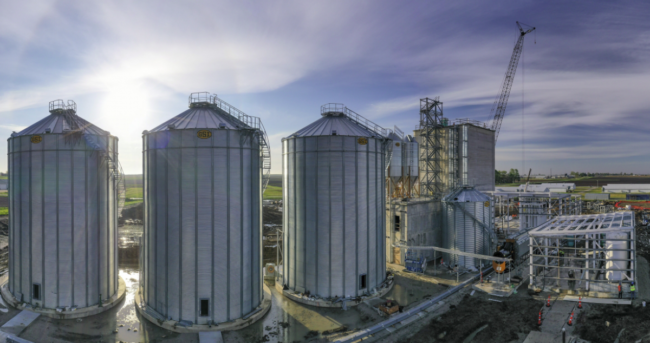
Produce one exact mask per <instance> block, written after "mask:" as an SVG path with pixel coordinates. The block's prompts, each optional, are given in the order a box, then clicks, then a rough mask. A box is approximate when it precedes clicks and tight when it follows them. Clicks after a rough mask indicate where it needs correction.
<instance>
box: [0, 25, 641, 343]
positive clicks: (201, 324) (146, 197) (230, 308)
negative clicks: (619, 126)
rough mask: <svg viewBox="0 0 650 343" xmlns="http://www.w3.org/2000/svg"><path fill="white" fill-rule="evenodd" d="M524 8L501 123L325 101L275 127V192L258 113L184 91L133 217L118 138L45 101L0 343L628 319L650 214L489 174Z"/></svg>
mask: <svg viewBox="0 0 650 343" xmlns="http://www.w3.org/2000/svg"><path fill="white" fill-rule="evenodd" d="M517 25H518V28H519V35H518V37H517V39H516V43H515V47H514V50H513V53H512V57H511V60H510V63H509V64H508V69H507V71H506V75H505V78H504V81H503V84H502V88H501V90H500V92H499V93H498V95H497V97H496V99H495V102H494V106H493V109H492V112H491V114H490V116H491V122H489V123H483V122H479V121H476V120H470V119H458V118H457V119H451V116H449V115H446V114H445V113H444V107H443V101H441V100H440V98H423V99H419V111H418V112H417V113H413V116H412V123H409V128H414V130H412V131H410V132H404V131H402V130H401V129H400V128H398V127H397V126H392V128H390V129H389V128H386V127H388V126H389V125H387V124H386V125H380V124H377V123H375V122H373V121H371V120H369V119H367V118H366V117H364V116H362V115H361V114H359V113H357V112H355V111H353V110H351V109H350V108H348V107H346V106H345V105H343V104H340V103H328V104H325V105H322V106H321V107H320V113H318V111H314V113H313V114H314V115H313V119H314V121H313V122H311V123H310V124H308V125H307V126H304V127H303V128H300V127H299V126H297V127H292V128H290V129H289V130H288V131H287V133H289V132H293V133H291V134H289V135H288V136H286V137H284V138H282V146H281V152H282V162H281V165H282V167H281V169H282V175H281V182H280V181H279V176H278V179H276V182H277V184H276V186H274V187H275V188H281V193H282V195H281V197H282V199H281V200H280V199H274V200H272V201H271V200H263V197H264V192H265V190H266V189H267V187H269V188H270V186H269V184H270V182H271V175H270V169H271V146H272V142H271V141H270V139H269V136H268V135H267V132H266V129H265V127H264V125H263V124H262V121H261V119H260V118H258V117H254V116H250V115H248V114H246V113H244V112H243V111H241V110H239V109H237V108H236V107H234V106H232V105H231V104H229V103H227V102H226V101H224V100H223V99H221V98H220V97H218V96H217V95H214V94H210V93H207V92H200V93H191V94H190V96H189V99H188V104H187V105H188V107H189V108H188V109H184V110H170V111H171V113H170V115H169V117H167V118H163V119H161V120H160V121H158V123H159V124H157V125H156V126H155V127H153V128H151V129H149V130H145V131H143V132H142V136H141V139H142V141H141V142H142V146H141V147H142V161H143V163H142V170H143V176H142V187H141V189H142V199H141V200H142V203H141V204H132V207H129V208H128V209H129V210H131V209H133V212H134V213H136V214H134V215H133V217H137V212H138V209H139V210H140V212H141V217H140V218H129V219H128V220H127V219H125V218H123V217H122V216H123V215H124V214H125V213H127V211H124V212H123V211H122V210H123V208H124V204H125V194H126V190H125V175H124V173H123V171H122V168H121V166H120V162H119V155H118V138H117V137H115V136H113V135H111V134H110V133H109V132H107V131H104V130H102V129H100V128H99V127H97V126H95V125H93V124H91V123H89V122H88V121H86V120H84V119H82V118H81V117H80V116H78V115H77V107H76V104H75V103H74V102H72V101H68V102H67V103H64V102H63V101H61V100H57V101H53V102H51V103H50V106H49V112H50V114H49V116H47V117H46V118H44V119H42V120H40V121H38V122H37V123H35V124H33V125H30V126H28V127H27V128H26V129H24V130H22V131H20V132H14V133H13V134H12V135H11V137H9V139H8V155H9V159H8V160H9V181H8V185H9V187H8V188H9V192H8V203H9V214H10V215H9V218H8V223H7V225H6V226H7V227H8V251H7V255H8V268H7V269H8V270H7V271H8V272H7V273H6V274H5V275H3V274H2V273H0V294H1V295H2V299H3V300H4V301H2V302H0V311H1V312H2V313H4V315H3V314H2V313H0V324H2V328H0V342H2V341H3V339H4V340H6V341H7V342H30V340H31V341H36V342H45V341H50V340H51V341H54V342H61V341H74V342H89V341H98V340H104V338H106V337H108V340H110V341H113V340H114V341H143V342H148V341H151V342H196V341H197V339H198V342H202V343H205V342H224V341H225V342H269V341H274V342H297V341H305V342H315V341H318V342H323V341H334V342H345V343H352V342H360V341H364V342H383V341H389V340H390V341H395V342H396V341H400V342H401V341H409V340H410V339H411V337H412V336H413V335H414V334H415V333H416V332H417V331H419V330H423V331H424V332H425V333H424V334H423V335H422V337H424V339H425V340H426V339H435V340H436V341H439V342H451V341H463V342H476V341H485V342H491V341H499V342H557V341H561V340H560V339H559V337H560V335H561V334H562V333H564V334H566V332H567V330H566V329H567V328H568V327H571V326H573V325H574V312H577V311H580V310H582V309H583V301H584V302H585V306H590V305H587V303H592V305H594V307H593V308H594V309H595V310H594V311H596V312H597V314H596V315H595V316H589V315H585V316H583V317H580V318H581V319H580V320H579V321H578V320H577V319H576V320H575V323H578V322H582V323H584V322H586V321H588V320H590V319H593V318H596V319H597V320H599V321H602V322H604V323H603V324H602V325H601V327H600V329H602V330H606V329H605V327H609V325H610V324H611V325H619V326H620V323H616V317H617V316H618V315H621V314H625V313H627V312H616V311H618V310H616V311H614V310H611V308H606V309H603V308H601V307H598V306H601V305H603V306H607V305H610V304H615V305H635V307H632V306H631V307H630V308H633V309H632V310H630V311H638V312H634V313H640V314H641V317H642V318H648V317H647V316H648V312H647V311H646V310H645V309H643V308H645V302H642V303H639V302H638V301H636V297H637V295H638V294H639V293H637V292H638V289H637V288H636V287H641V286H643V287H647V288H650V281H649V280H650V277H649V276H648V269H649V268H648V265H647V260H646V259H645V258H644V257H642V256H641V255H639V254H637V252H638V251H639V246H641V245H642V244H645V243H644V241H646V240H647V238H648V237H650V236H648V232H647V231H646V230H647V227H648V219H649V218H650V214H649V213H650V212H642V213H638V212H637V213H635V212H634V211H632V210H633V209H634V208H632V207H631V206H632V205H630V204H628V205H624V206H625V207H623V206H619V205H620V204H616V205H612V204H611V203H606V202H588V203H585V202H584V201H583V198H582V196H581V195H580V194H576V193H573V192H575V191H576V185H575V184H572V183H544V184H539V185H532V184H530V182H529V180H525V183H522V184H520V185H519V182H518V183H517V184H515V185H514V186H513V184H509V185H505V186H496V185H495V182H496V176H495V174H496V172H495V151H496V150H495V148H496V143H497V139H498V135H499V130H500V127H501V123H502V121H503V118H504V114H505V108H506V105H507V101H508V97H509V94H510V89H511V87H512V82H513V78H514V75H515V71H516V68H517V64H518V61H519V57H520V55H521V52H522V49H523V41H524V37H525V36H526V35H527V34H529V33H531V32H533V31H534V30H535V28H532V27H531V28H524V27H523V26H522V25H520V24H519V23H517ZM414 102H417V99H414ZM183 106H184V105H183ZM315 109H317V108H315ZM179 112H180V113H179ZM176 113H179V114H176ZM411 124H412V125H411ZM152 126H153V125H152ZM136 138H137V139H140V137H136ZM138 142H139V141H138ZM138 144H139V143H138ZM529 177H530V173H529ZM517 181H519V180H517ZM134 188H137V187H134ZM645 188H646V187H645V186H643V185H629V184H625V185H620V187H616V186H603V189H602V191H603V192H614V191H615V190H624V191H625V192H629V193H637V192H641V191H642V190H643V189H645ZM278 192H279V191H278ZM278 194H279V193H278ZM0 195H1V194H0ZM599 195H600V193H599ZM278 197H279V195H278ZM133 199H135V198H132V199H131V200H133ZM602 199H603V198H601V200H602ZM606 199H607V200H608V199H609V194H607V197H606ZM134 202H137V201H134ZM266 203H268V206H267V205H266ZM265 206H266V208H265ZM647 208H648V209H650V206H648V207H647ZM637 214H639V216H637ZM267 215H268V217H267ZM637 217H639V218H640V220H637ZM2 220H4V218H0V224H1V225H0V233H1V231H2V230H1V229H2V228H3V225H5V224H4V222H3V221H2ZM118 225H123V226H122V227H121V229H120V230H118ZM641 226H646V229H643V230H642V229H641ZM127 231H128V235H126V234H124V233H125V232H127ZM0 236H1V235H0ZM640 237H641V238H640ZM0 243H2V239H1V238H0ZM648 246H650V245H648ZM127 250H128V251H127ZM2 251H3V250H2V247H0V262H1V261H2ZM118 257H119V258H118ZM273 261H275V262H274V263H273ZM640 266H641V267H640ZM644 282H645V284H643V283H644ZM639 283H642V285H639ZM526 288H527V289H526ZM624 293H625V294H624ZM646 294H648V295H650V293H646ZM124 299H126V300H125V301H123V300H124ZM648 299H650V298H648ZM443 300H444V302H443ZM596 303H597V304H598V305H595V304H596ZM641 304H643V305H641ZM5 307H6V308H5ZM540 307H541V309H540ZM111 308H116V309H115V310H114V311H109V310H110V309H111ZM480 311H484V312H480ZM538 311H539V312H538ZM612 311H614V312H612ZM625 311H627V310H625ZM7 313H9V314H7ZM136 313H137V315H136ZM531 314H532V315H531ZM91 315H96V316H95V317H92V319H90V318H85V317H89V316H91ZM40 316H43V317H48V318H51V319H48V320H47V321H44V320H42V319H38V318H40ZM9 317H10V318H9ZM82 317H84V318H82ZM447 317H450V318H451V319H448V318H447ZM142 318H144V319H146V320H142ZM494 318H499V319H500V320H501V322H499V324H503V325H494V322H490V321H491V320H495V319H494ZM503 318H506V319H503ZM5 319H6V320H5ZM70 319H75V320H74V321H71V320H70ZM84 320H86V322H84ZM544 321H546V323H548V324H544ZM610 321H611V322H610ZM467 322H469V323H470V324H471V325H466V324H467ZM511 322H514V323H517V325H520V327H518V328H516V329H512V328H511V327H510V325H511ZM565 322H566V323H567V325H566V326H565V325H564V323H565ZM32 323H36V324H32ZM124 323H127V324H129V325H132V326H131V327H128V328H127V329H126V331H128V332H125V330H124V329H122V330H121V329H120V328H122V327H124V325H125V324H124ZM487 323H490V324H487ZM30 325H35V326H38V327H39V328H40V329H39V330H34V332H30V331H25V329H26V328H27V327H29V326H30ZM39 325H40V326H39ZM512 325H514V324H512ZM545 325H546V326H545ZM531 326H532V328H531ZM459 327H460V329H458V328H459ZM494 327H497V328H496V329H495V328H494ZM536 327H538V330H535V328H536ZM53 328H54V329H53ZM558 328H560V329H563V331H559V330H557V329H558ZM426 330H430V332H427V331H426ZM51 331H56V332H55V333H52V332H51ZM138 331H139V332H140V334H137V335H136V334H135V333H136V332H138ZM143 331H144V333H143ZM46 332H47V333H46ZM431 332H433V334H431ZM448 332H453V333H449V334H448ZM481 332H483V333H484V335H486V334H485V332H490V335H491V336H490V337H489V338H487V339H486V338H485V336H479V335H480V334H481ZM560 332H561V333H560ZM620 332H621V333H622V331H620ZM571 333H573V332H571ZM21 335H23V336H21ZM131 335H134V336H131ZM391 335H393V337H390V339H388V338H387V337H389V336H391ZM461 336H462V337H461ZM542 336H543V337H542ZM619 336H621V334H620V333H619ZM540 337H541V338H540ZM621 337H623V336H621ZM646 338H647V336H646ZM28 339H30V340H28ZM524 340H525V341H524ZM414 341H417V340H414ZM617 341H621V340H618V339H617ZM630 341H632V340H630ZM573 342H575V340H574V341H573Z"/></svg>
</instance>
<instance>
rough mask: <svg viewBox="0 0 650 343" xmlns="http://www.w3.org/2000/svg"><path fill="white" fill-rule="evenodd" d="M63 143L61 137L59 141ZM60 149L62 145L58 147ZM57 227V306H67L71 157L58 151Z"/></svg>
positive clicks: (69, 268) (68, 289)
mask: <svg viewBox="0 0 650 343" xmlns="http://www.w3.org/2000/svg"><path fill="white" fill-rule="evenodd" d="M59 144H60V145H63V139H61V140H60V141H59ZM59 148H60V149H61V148H63V147H61V146H60V147H59ZM58 159H59V165H58V167H59V170H58V172H57V174H58V182H59V185H58V187H59V189H58V193H59V210H58V214H59V227H58V241H57V246H58V250H59V251H58V254H57V259H58V268H59V270H58V276H59V292H58V296H59V306H69V304H70V303H71V301H72V285H71V278H72V268H71V265H72V261H71V258H70V257H71V256H70V255H69V254H70V251H71V250H72V201H71V198H70V195H71V193H72V170H71V169H72V168H71V163H72V158H71V152H70V151H65V150H61V151H59V156H58Z"/></svg>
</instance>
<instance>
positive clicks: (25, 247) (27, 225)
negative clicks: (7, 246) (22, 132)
mask: <svg viewBox="0 0 650 343" xmlns="http://www.w3.org/2000/svg"><path fill="white" fill-rule="evenodd" d="M23 138H26V139H23ZM21 140H22V141H23V142H21V145H22V146H24V147H25V148H24V149H23V152H21V153H20V162H21V168H20V169H21V172H22V175H21V177H20V203H21V206H20V209H21V219H20V222H21V233H20V245H21V247H20V252H21V255H20V268H21V269H22V271H21V273H20V276H21V279H20V285H21V292H22V293H23V295H24V298H25V300H26V301H31V292H30V288H31V284H30V275H31V271H30V270H29V265H30V260H31V256H30V249H29V242H30V240H31V220H30V219H31V218H30V217H31V213H30V210H31V197H30V188H31V187H30V186H31V185H30V176H31V175H30V173H29V170H30V163H31V158H30V152H29V149H30V145H31V144H30V143H29V141H28V140H29V137H21ZM23 144H24V145H23Z"/></svg>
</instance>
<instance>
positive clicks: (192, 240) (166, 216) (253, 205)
mask: <svg viewBox="0 0 650 343" xmlns="http://www.w3.org/2000/svg"><path fill="white" fill-rule="evenodd" d="M261 127H262V126H261V123H259V119H258V118H255V117H250V116H247V115H245V114H243V113H242V112H240V111H239V110H237V109H236V108H234V107H232V106H230V105H228V104H227V103H225V102H223V101H222V100H220V99H219V98H217V97H216V96H213V95H209V94H207V93H192V94H191V95H190V98H189V109H188V110H186V111H184V112H182V113H180V114H179V115H177V116H175V117H173V118H172V119H170V120H168V121H166V122H164V123H163V124H161V125H159V126H157V127H155V128H154V129H152V130H150V131H145V132H144V133H143V160H144V161H143V162H144V177H143V179H144V208H145V213H144V233H143V254H144V256H142V266H141V269H142V270H141V273H142V280H141V285H140V286H141V294H142V297H143V300H144V302H145V304H146V306H147V311H152V310H153V311H155V312H156V313H157V315H159V316H160V317H161V318H165V319H171V320H174V321H177V322H185V323H187V322H191V323H192V324H199V325H205V324H217V323H224V322H230V321H233V320H235V319H239V318H242V317H244V316H246V315H247V314H249V313H251V312H253V311H255V310H256V308H257V307H258V306H260V304H261V302H262V299H263V297H264V291H263V289H262V268H263V266H262V264H261V254H260V252H261V227H262V223H261V221H262V215H261V213H262V169H263V167H262V158H263V157H262V154H261V152H262V149H261V141H262V140H263V139H264V138H263V135H262V133H263V130H261V129H260V128H261Z"/></svg>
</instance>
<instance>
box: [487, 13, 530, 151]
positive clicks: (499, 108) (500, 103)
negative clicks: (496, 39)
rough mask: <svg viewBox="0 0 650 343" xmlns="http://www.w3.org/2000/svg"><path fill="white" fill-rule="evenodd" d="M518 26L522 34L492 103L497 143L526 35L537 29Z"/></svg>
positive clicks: (493, 124) (493, 125)
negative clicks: (498, 91) (499, 89)
mask: <svg viewBox="0 0 650 343" xmlns="http://www.w3.org/2000/svg"><path fill="white" fill-rule="evenodd" d="M517 27H518V28H519V32H520V33H521V34H520V35H519V38H518V39H517V43H516V44H515V48H514V50H513V51H512V57H510V63H509V64H508V69H507V70H506V76H505V78H504V79H503V85H502V86H501V92H500V93H499V94H497V97H496V99H494V105H492V110H491V111H490V116H492V114H494V118H493V119H492V125H491V128H492V130H494V144H496V142H497V138H498V137H499V130H500V129H501V122H502V121H503V115H504V114H505V113H506V106H507V105H508V98H509V97H510V89H511V88H512V82H513V81H514V79H515V73H516V72H517V65H518V64H519V57H520V56H521V51H522V50H523V47H524V36H526V35H527V34H529V33H531V32H533V31H535V28H534V27H533V28H530V29H528V30H524V29H523V28H522V27H521V24H519V22H517Z"/></svg>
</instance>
